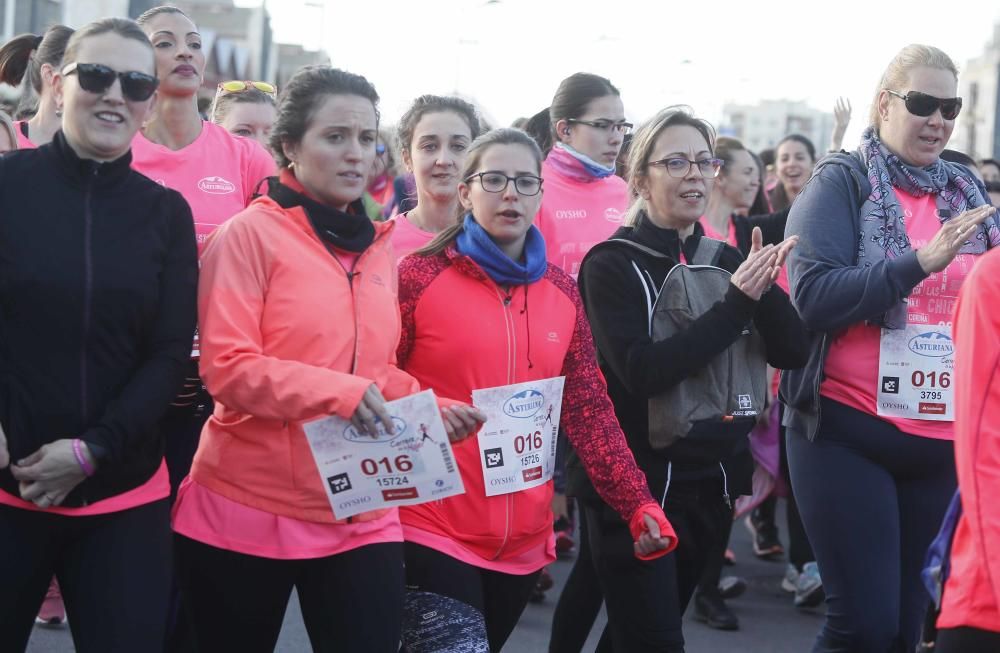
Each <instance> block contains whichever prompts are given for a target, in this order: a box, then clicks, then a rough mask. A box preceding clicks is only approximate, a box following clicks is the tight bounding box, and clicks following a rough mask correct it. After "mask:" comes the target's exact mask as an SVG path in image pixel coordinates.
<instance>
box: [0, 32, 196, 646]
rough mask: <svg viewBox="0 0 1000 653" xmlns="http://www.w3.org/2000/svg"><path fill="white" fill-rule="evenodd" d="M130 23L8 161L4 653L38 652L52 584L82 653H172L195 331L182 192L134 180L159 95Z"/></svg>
mask: <svg viewBox="0 0 1000 653" xmlns="http://www.w3.org/2000/svg"><path fill="white" fill-rule="evenodd" d="M155 71H156V66H155V60H154V55H153V50H152V47H151V45H150V43H149V41H148V40H147V39H146V37H145V35H144V34H143V32H142V30H141V29H139V27H138V26H137V25H136V24H135V23H133V22H132V21H129V20H124V19H110V18H109V19H105V20H102V21H99V22H96V23H91V24H90V25H87V26H85V27H83V28H81V29H80V30H78V31H77V32H76V33H75V34H74V35H73V36H72V38H71V39H70V40H69V43H68V45H67V47H66V52H65V56H64V59H63V63H62V68H61V69H59V70H56V71H55V75H54V85H53V90H54V99H55V101H56V103H57V106H58V107H59V109H60V110H61V112H62V130H61V131H57V132H56V134H55V136H54V137H53V139H52V141H51V142H49V143H47V144H45V145H42V146H41V147H39V148H37V149H34V148H29V149H22V150H19V151H17V152H12V153H10V154H7V155H4V156H3V157H0V214H2V215H3V218H4V219H3V220H2V224H0V279H2V282H0V305H2V306H3V307H4V309H3V311H2V315H0V369H2V370H3V372H2V374H0V424H2V430H0V465H2V467H3V468H4V469H3V470H2V471H0V573H2V574H3V578H4V583H3V588H2V591H0V615H2V617H0V642H2V643H3V644H2V648H3V649H4V650H5V651H23V650H24V649H25V646H26V645H27V642H28V638H29V635H30V634H31V627H32V625H33V623H34V618H35V614H36V613H37V610H38V606H39V604H41V602H42V598H43V596H45V592H46V588H47V587H48V585H49V580H50V578H52V575H53V573H55V575H56V577H57V578H58V580H59V584H60V586H61V588H62V592H63V598H64V600H65V603H66V609H67V611H68V612H69V616H70V620H71V629H72V633H73V640H74V644H75V646H76V650H77V651H80V652H81V653H88V652H98V651H157V650H161V649H162V646H163V637H164V630H165V624H166V618H167V602H168V595H169V588H170V579H171V551H170V524H169V505H168V496H169V494H170V485H169V482H168V476H167V471H166V468H165V466H164V465H163V450H164V436H165V434H163V433H162V432H161V431H160V430H159V429H158V428H157V424H156V423H157V420H159V419H160V417H161V416H162V415H163V413H164V412H165V411H166V409H167V406H168V404H169V403H170V401H171V399H172V398H173V397H174V396H176V393H177V390H178V388H179V387H180V385H181V382H182V379H183V378H184V372H185V369H186V366H187V364H188V357H189V354H190V351H191V337H192V334H193V332H194V325H195V313H196V309H195V298H196V287H197V277H198V267H197V266H198V262H197V248H196V246H195V238H194V225H193V223H192V220H191V211H190V209H189V208H188V205H187V203H186V202H185V201H184V198H183V197H181V195H180V194H179V193H177V192H175V191H173V190H170V189H167V188H164V187H163V186H161V185H159V184H156V183H154V182H153V181H151V180H149V179H147V178H146V177H144V176H143V175H141V174H139V173H137V172H135V171H133V170H132V169H131V168H130V163H131V157H130V155H129V147H130V144H131V142H132V139H133V137H134V136H135V134H136V132H137V131H138V130H139V127H140V126H141V125H142V122H143V120H144V119H145V118H146V117H148V115H149V111H150V109H151V107H152V103H153V100H152V98H153V93H154V92H155V90H156V87H157V78H156V76H155Z"/></svg>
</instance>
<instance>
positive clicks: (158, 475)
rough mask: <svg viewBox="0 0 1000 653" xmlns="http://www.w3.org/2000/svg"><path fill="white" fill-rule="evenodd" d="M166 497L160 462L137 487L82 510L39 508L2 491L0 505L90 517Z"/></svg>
mask: <svg viewBox="0 0 1000 653" xmlns="http://www.w3.org/2000/svg"><path fill="white" fill-rule="evenodd" d="M168 496H170V475H169V474H168V473H167V464H166V463H165V462H162V461H161V462H160V467H159V468H158V469H157V470H156V472H155V473H154V474H153V475H152V476H151V477H150V479H149V480H148V481H146V482H145V483H143V484H142V485H140V486H139V487H137V488H132V489H131V490H129V491H127V492H122V493H121V494H118V495H115V496H113V497H108V498H107V499H103V500H101V501H95V502H94V503H92V504H90V505H87V506H83V507H82V508H59V507H55V508H39V507H38V506H36V505H35V504H33V503H30V502H28V501H25V500H24V499H22V498H21V497H16V496H14V495H13V494H9V493H7V492H4V491H3V490H0V505H5V506H11V507H12V508H22V509H24V510H34V511H35V512H47V513H51V514H53V515H63V516H64V517H90V516H92V515H106V514H108V513H112V512H121V511H122V510H128V509H129V508H138V507H139V506H144V505H146V504H147V503H153V502H154V501H159V500H160V499H165V498H167V497H168Z"/></svg>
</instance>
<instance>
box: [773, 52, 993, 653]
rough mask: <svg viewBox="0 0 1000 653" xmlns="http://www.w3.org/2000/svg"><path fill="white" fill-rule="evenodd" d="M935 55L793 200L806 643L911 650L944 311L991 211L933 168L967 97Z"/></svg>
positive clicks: (936, 471) (902, 61) (794, 433)
mask: <svg viewBox="0 0 1000 653" xmlns="http://www.w3.org/2000/svg"><path fill="white" fill-rule="evenodd" d="M957 86H958V84H957V73H956V68H955V65H954V63H953V62H952V60H951V59H950V58H949V57H948V55H946V54H945V53H944V52H942V51H941V50H939V49H937V48H934V47H930V46H925V45H910V46H907V47H905V48H903V49H902V50H901V51H900V52H899V54H897V55H896V57H895V58H894V59H893V60H892V61H891V62H890V64H889V66H888V68H887V69H886V70H885V72H884V73H883V75H882V78H881V80H880V82H879V85H878V88H877V89H876V92H875V98H874V100H873V101H872V107H871V117H870V123H869V127H868V128H867V129H866V130H865V132H864V134H863V135H862V140H861V145H860V147H859V148H858V149H857V151H855V152H853V153H851V154H842V155H836V156H833V157H829V158H827V159H825V160H824V165H822V166H820V167H819V168H818V169H817V170H816V171H815V172H814V173H813V178H812V180H811V181H810V182H809V184H807V185H806V186H805V188H804V189H803V190H802V193H801V195H800V196H799V197H798V199H796V201H795V204H793V205H792V210H791V214H790V215H789V219H788V227H787V233H788V234H790V235H797V236H798V237H799V239H800V245H799V247H797V248H796V249H795V250H794V251H793V252H792V255H791V257H790V258H789V266H788V267H789V279H790V281H791V286H792V296H793V298H794V302H795V306H796V308H797V309H798V311H799V314H800V315H801V316H802V319H803V321H804V322H805V324H806V327H807V328H808V329H810V330H811V334H810V355H809V362H808V364H807V366H806V367H805V368H804V369H802V370H796V371H791V372H786V373H785V374H784V375H783V377H782V381H781V383H782V385H781V388H782V396H783V397H784V398H785V400H786V408H785V417H784V423H785V425H786V427H787V447H788V462H789V466H790V471H791V478H792V484H793V486H794V489H795V497H796V499H797V500H798V503H799V510H800V512H801V514H802V520H803V522H804V523H805V527H806V532H807V533H808V535H809V541H810V542H811V543H812V545H813V550H814V552H815V554H816V560H817V562H818V563H819V570H820V573H821V574H822V576H823V584H824V586H825V587H826V590H827V605H828V609H827V617H826V623H825V625H824V626H823V629H822V631H821V632H820V634H819V636H818V638H817V640H816V643H815V645H814V648H813V650H814V651H817V652H819V651H823V652H826V651H845V652H846V651H852V652H853V651H887V650H900V651H903V650H906V651H910V650H913V649H914V647H915V645H916V642H917V637H918V634H919V631H920V624H921V619H922V616H923V614H924V609H925V607H926V604H927V600H928V597H927V594H926V593H925V591H924V589H923V587H922V586H921V581H920V569H921V567H922V564H923V560H924V554H925V552H926V550H927V547H928V545H929V544H930V542H931V540H932V539H933V537H934V535H935V533H936V532H937V529H938V526H939V525H940V523H941V519H942V517H943V515H944V514H945V510H946V508H947V505H948V501H949V499H950V498H951V496H952V493H953V492H954V490H955V459H954V447H953V443H952V440H953V431H954V429H953V421H952V420H953V415H954V405H953V400H952V394H951V393H952V392H953V389H954V386H955V383H954V379H953V378H952V377H953V374H954V370H953V369H952V367H953V366H952V363H953V359H954V345H953V341H952V331H951V321H952V309H953V306H954V303H955V300H956V297H957V292H958V290H959V288H960V287H961V285H962V282H963V280H964V279H965V277H966V275H967V274H968V273H969V271H970V270H971V269H972V267H973V265H974V264H975V262H976V260H977V258H978V256H979V255H981V254H983V253H984V252H985V251H986V250H987V249H990V248H992V247H996V246H998V245H1000V229H998V223H997V220H996V217H995V209H993V208H992V207H991V206H989V201H988V200H987V198H986V196H985V191H984V189H983V188H982V185H981V184H980V183H979V182H978V181H977V180H976V179H975V178H974V177H972V176H971V174H970V173H969V172H968V169H966V168H965V167H964V166H959V165H955V164H951V163H948V162H946V161H943V160H941V158H940V155H941V151H942V150H943V149H944V148H945V146H946V145H947V143H948V139H949V137H950V136H951V133H952V130H953V129H954V127H955V118H956V117H957V116H958V113H959V111H960V109H961V107H962V99H961V98H958V97H955V92H956V90H957Z"/></svg>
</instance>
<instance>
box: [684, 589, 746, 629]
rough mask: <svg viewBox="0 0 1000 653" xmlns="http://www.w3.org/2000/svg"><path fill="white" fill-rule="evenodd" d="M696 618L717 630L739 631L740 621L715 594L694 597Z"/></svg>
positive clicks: (701, 594)
mask: <svg viewBox="0 0 1000 653" xmlns="http://www.w3.org/2000/svg"><path fill="white" fill-rule="evenodd" d="M694 618H695V620H697V621H700V622H702V623H703V624H706V625H707V626H708V627H709V628H715V629H716V630H739V628H740V620H739V619H737V618H736V615H735V614H733V611H732V610H730V609H729V606H727V605H726V602H725V601H723V600H722V597H721V596H719V595H718V594H715V593H710V594H705V593H703V592H698V593H697V594H695V597H694Z"/></svg>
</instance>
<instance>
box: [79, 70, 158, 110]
mask: <svg viewBox="0 0 1000 653" xmlns="http://www.w3.org/2000/svg"><path fill="white" fill-rule="evenodd" d="M74 73H76V76H77V79H78V80H79V81H80V88H82V89H83V90H85V91H87V92H88V93H104V92H105V91H107V90H108V89H109V88H111V85H112V84H114V83H115V79H118V80H119V81H120V82H121V84H122V95H123V96H125V99H126V100H131V101H132V102H143V101H145V100H148V99H149V98H150V97H151V96H152V95H153V93H155V92H156V87H157V86H158V85H159V84H160V80H158V79H156V77H154V76H152V75H147V74H146V73H140V72H138V71H136V70H129V71H127V72H124V73H120V72H118V71H117V70H114V69H112V68H108V67H107V66H105V65H103V64H99V63H76V62H73V63H71V64H69V65H68V66H66V67H65V68H63V70H62V74H63V75H64V76H69V75H72V74H74Z"/></svg>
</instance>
